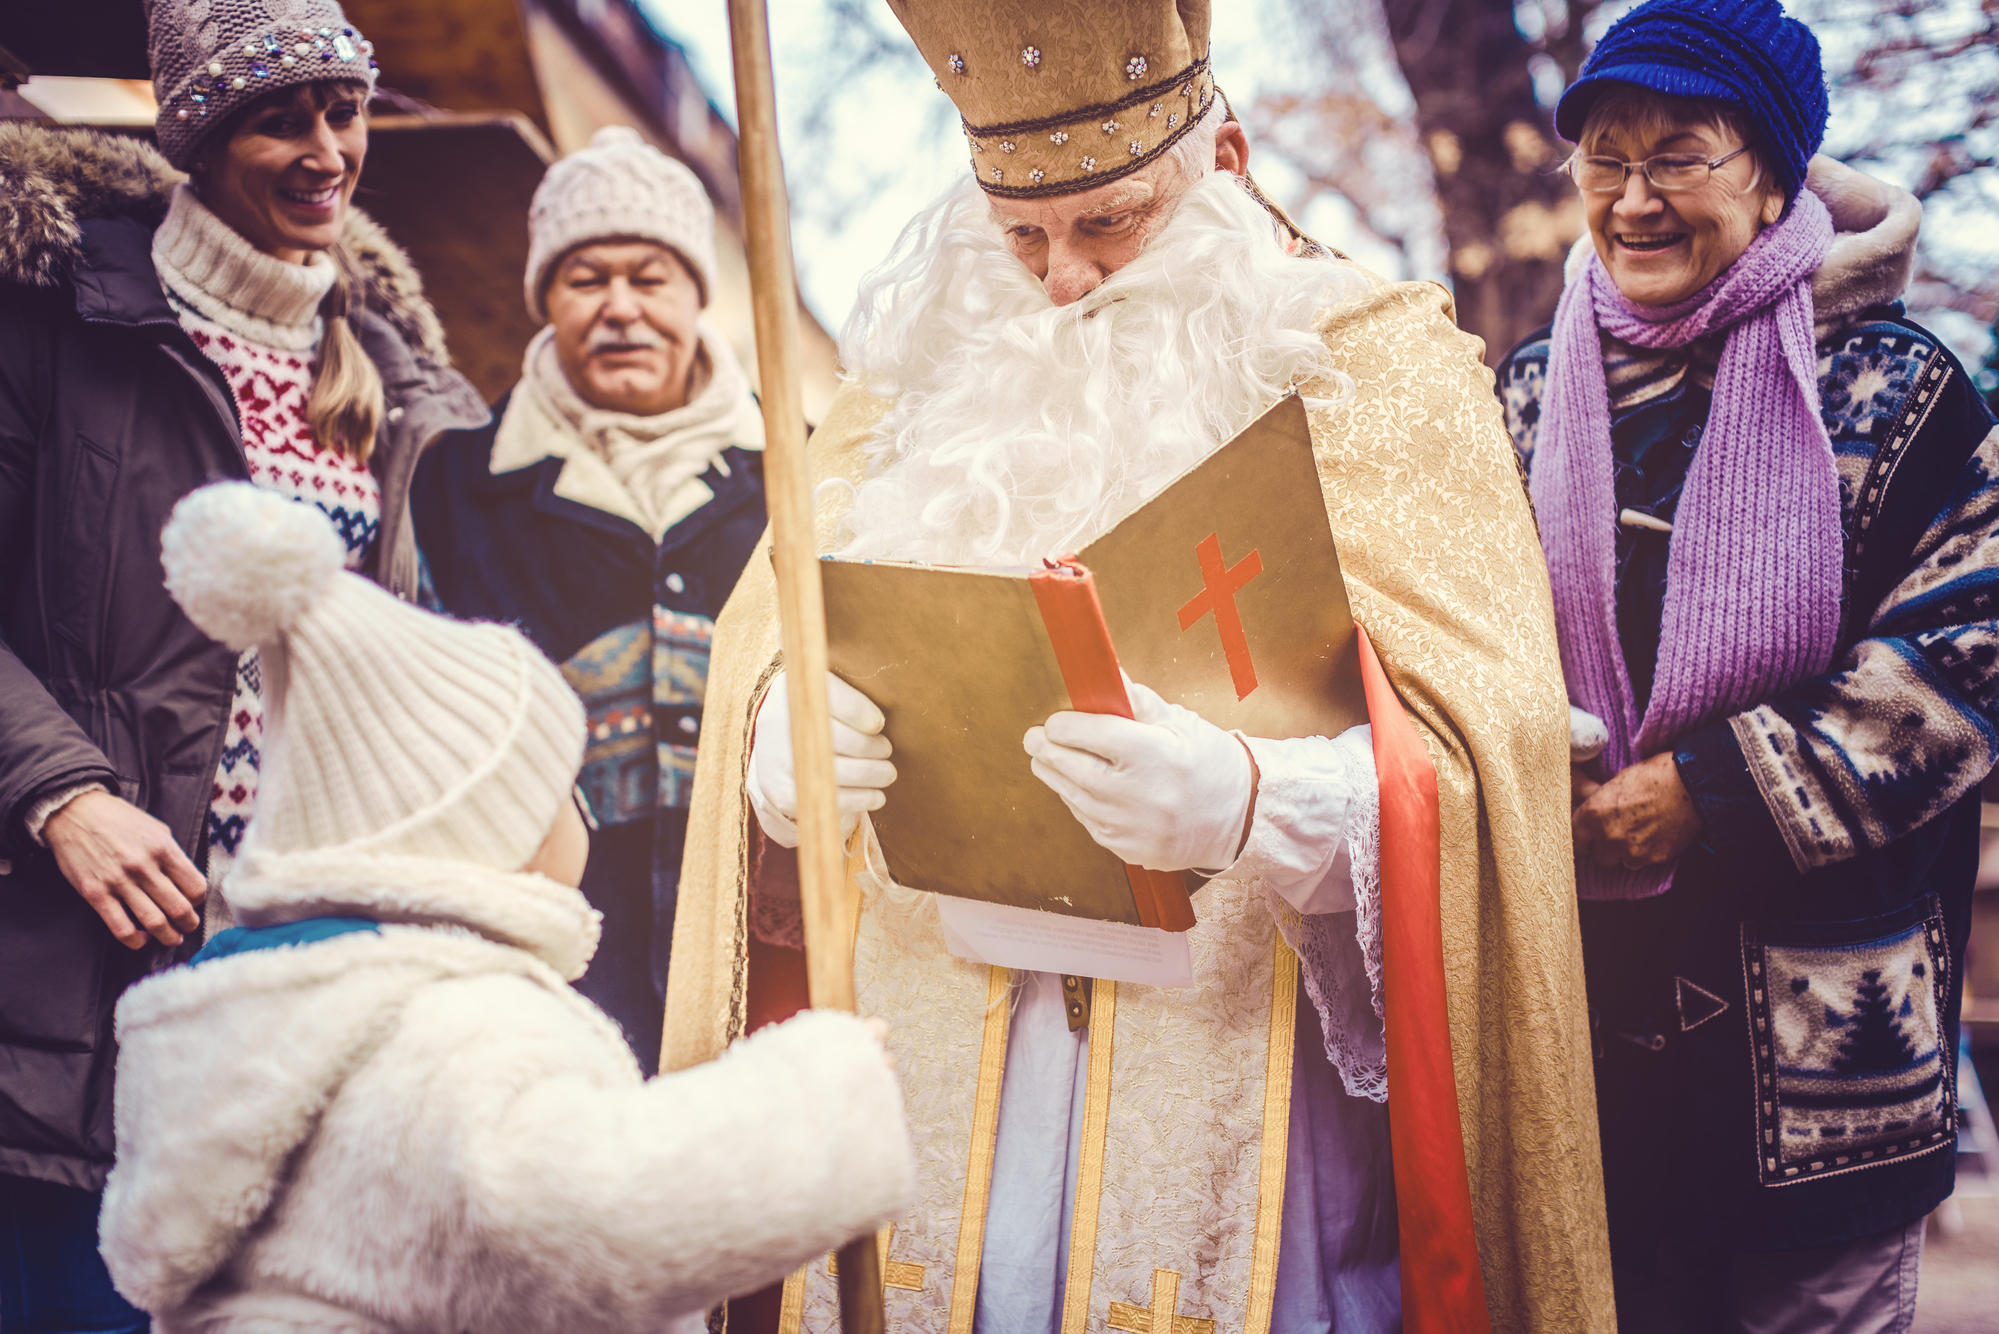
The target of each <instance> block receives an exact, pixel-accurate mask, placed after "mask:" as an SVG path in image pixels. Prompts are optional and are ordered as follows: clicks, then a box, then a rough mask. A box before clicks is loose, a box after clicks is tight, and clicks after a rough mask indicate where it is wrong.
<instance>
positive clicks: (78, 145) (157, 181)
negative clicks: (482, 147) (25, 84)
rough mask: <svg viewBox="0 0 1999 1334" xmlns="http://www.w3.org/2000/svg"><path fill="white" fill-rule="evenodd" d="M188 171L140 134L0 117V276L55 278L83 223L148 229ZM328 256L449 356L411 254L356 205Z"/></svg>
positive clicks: (426, 345) (50, 283)
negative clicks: (105, 221)
mask: <svg viewBox="0 0 1999 1334" xmlns="http://www.w3.org/2000/svg"><path fill="white" fill-rule="evenodd" d="M186 179H187V177H186V176H185V175H183V174H182V173H181V172H178V171H176V170H174V168H173V167H171V166H169V165H168V163H167V160H166V159H165V158H164V157H161V156H160V154H159V151H158V150H157V149H155V148H153V147H152V146H151V145H150V144H147V143H145V142H144V141H143V140H139V139H131V138H126V137H124V136H121V135H111V134H105V133H102V132H100V131H97V130H82V129H63V128H50V127H48V126H43V125H33V124H18V123H17V124H5V123H0V282H8V283H19V284H22V285H24V286H28V287H57V286H60V285H62V284H63V283H65V282H67V281H68V280H69V279H70V277H71V275H72V274H74V273H75V271H76V269H77V266H78V265H80V264H82V263H83V262H84V250H83V224H84V223H85V222H87V221H89V220H90V219H93V218H130V219H132V220H133V221H136V222H139V223H141V224H143V225H144V226H146V227H148V228H155V227H158V226H159V225H160V222H161V220H162V219H164V218H165V217H166V214H167V201H168V198H169V196H170V195H171V194H172V191H173V187H174V186H175V185H176V184H178V183H179V182H181V181H184V180H186ZM332 254H333V259H334V261H335V262H336V263H337V264H338V265H339V266H340V271H341V274H342V276H343V277H344V278H345V279H346V280H347V283H348V285H349V288H350V290H351V291H352V292H353V293H354V295H355V297H356V298H357V301H358V304H359V305H361V306H364V307H366V308H367V309H369V310H371V311H373V312H374V313H376V314H377V315H380V316H381V317H382V318H383V319H385V320H387V321H388V322H389V324H390V325H391V326H392V327H393V328H394V329H395V330H396V332H397V333H398V334H399V335H401V337H402V339H403V341H404V342H406V343H407V344H409V346H410V348H411V349H412V350H413V351H416V352H418V353H420V354H422V355H424V356H427V357H429V358H430V359H432V360H434V361H437V362H439V363H440V364H445V365H448V364H449V360H450V358H449V354H448V353H447V352H446V350H445V344H444V326H443V325H442V324H441V323H440V322H439V321H438V318H437V312H436V311H434V310H433V309H431V305H430V302H429V301H428V300H426V299H425V297H424V295H423V280H422V279H421V278H420V277H419V276H418V274H417V271H416V267H415V266H414V265H413V264H411V263H410V259H409V256H408V255H406V254H404V253H403V251H402V248H401V247H399V246H398V245H396V243H395V242H394V241H391V240H390V239H389V235H388V233H387V232H385V231H383V230H382V228H381V227H380V226H379V225H378V224H377V223H376V222H375V220H374V219H372V218H370V217H369V216H368V215H367V214H365V213H363V212H361V211H360V210H359V209H349V210H348V213H347V226H346V229H345V231H344V232H343V234H342V236H341V239H340V243H339V244H338V245H336V246H335V247H334V248H333V252H332Z"/></svg>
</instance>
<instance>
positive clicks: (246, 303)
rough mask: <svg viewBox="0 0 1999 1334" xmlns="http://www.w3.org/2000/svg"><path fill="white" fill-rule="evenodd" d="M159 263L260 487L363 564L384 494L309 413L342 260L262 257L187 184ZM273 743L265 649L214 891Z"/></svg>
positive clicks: (249, 686)
mask: <svg viewBox="0 0 1999 1334" xmlns="http://www.w3.org/2000/svg"><path fill="white" fill-rule="evenodd" d="M153 260H154V263H155V264H156V265H157V266H158V268H159V272H160V278H161V281H162V284H163V285H164V287H165V288H166V293H167V299H168V301H169V302H170V303H171V304H172V305H173V308H174V312H175V313H176V314H177V315H178V316H179V317H180V323H181V327H182V328H183V329H185V330H186V331H187V334H188V337H190V338H191V339H193V340H194V345H195V346H196V347H198V348H200V349H201V351H202V352H203V353H204V354H205V355H206V356H207V357H208V359H209V360H210V361H212V362H214V363H215V364H216V366H218V367H219V368H220V369H221V371H222V374H223V377H224V378H225V379H226V380H228V382H229V389H230V392H231V393H232V394H233V395H234V396H235V399H236V408H237V413H238V415H239V416H240V417H241V419H242V423H243V453H244V456H245V457H246V459H247V460H248V462H249V466H250V480H251V481H252V482H255V483H256V484H257V485H258V486H263V487H268V488H270V489H271V490H273V491H276V492H278V493H279V494H280V495H284V496H287V497H289V498H291V499H293V500H299V501H305V502H307V503H310V504H314V505H317V506H319V508H320V509H322V510H324V511H325V512H326V513H327V514H328V515H329V516H330V517H331V518H332V520H333V522H334V525H335V526H336V527H337V528H338V529H339V531H340V535H341V537H342V538H343V539H344V540H345V542H346V544H347V566H348V568H349V569H355V568H358V567H359V566H360V564H361V561H362V559H363V558H364V557H365V556H366V555H367V552H368V548H369V547H370V546H371V545H373V543H374V540H375V533H376V530H377V528H378V527H379V526H380V522H381V492H380V489H379V488H378V486H377V485H376V482H375V478H374V475H373V474H372V473H370V472H369V471H368V469H367V467H366V466H365V465H360V464H356V463H355V462H354V461H353V460H351V459H349V458H347V457H345V456H344V455H342V454H340V453H338V452H337V451H335V450H333V449H330V448H328V447H326V446H324V445H322V444H321V443H320V442H319V440H318V439H317V438H316V437H315V436H314V435H313V431H312V427H311V426H310V425H309V424H308V423H307V421H306V414H305V407H306V401H307V400H308V399H309V398H310V397H311V394H312V377H313V372H314V369H315V367H316V364H317V359H318V357H317V353H318V347H319V339H320V335H321V332H322V325H321V323H320V321H319V318H318V308H319V300H320V298H321V297H322V296H324V295H325V293H326V290H327V288H328V287H329V286H330V285H331V283H332V278H333V266H332V263H331V261H329V260H328V259H326V258H325V257H324V256H315V257H314V262H313V263H312V264H308V265H298V264H286V263H284V262H282V261H280V260H277V259H273V258H271V257H270V256H268V255H263V254H260V253H258V252H257V251H255V250H253V249H251V247H250V246H249V245H248V244H247V243H246V242H245V241H244V240H243V239H242V238H241V237H240V236H238V235H237V234H236V232H234V231H233V230H231V229H230V228H229V227H228V226H227V225H226V224H225V223H223V222H222V221H221V220H220V219H219V218H217V217H216V216H215V215H214V214H213V213H211V212H209V211H208V209H207V208H206V207H205V206H203V205H202V203H201V201H200V200H199V199H198V198H197V197H196V196H195V194H194V192H193V191H192V190H191V189H189V188H188V187H187V186H184V185H183V186H181V187H179V188H178V189H177V190H175V192H174V198H173V204H172V206H171V208H170V209H169V211H168V214H167V220H166V221H165V222H164V223H163V224H161V226H160V230H159V232H158V233H157V234H156V235H155V237H154V240H153ZM263 744H264V702H263V680H262V672H261V670H260V668H259V665H258V661H257V651H256V650H255V649H249V650H247V651H245V652H244V654H243V656H242V658H241V660H240V661H239V662H238V663H237V665H236V691H235V699H234V701H233V702H232V703H231V706H230V711H229V730H228V734H227V736H226V737H225V738H224V740H223V745H222V759H221V762H220V764H219V765H218V766H217V767H216V773H215V787H214V792H213V796H212V797H211V799H210V802H209V809H208V827H207V831H206V842H207V845H208V881H209V883H210V884H211V885H217V884H220V883H221V881H222V878H223V876H224V875H225V874H226V873H227V872H228V870H229V867H230V865H231V864H232V863H233V862H234V861H235V858H236V852H237V849H238V848H240V847H241V846H242V842H243V831H244V828H245V826H247V825H248V823H249V820H250V816H251V814H252V812H253V811H254V810H255V809H256V803H257V774H258V770H259V768H260V766H261V764H262V759H263Z"/></svg>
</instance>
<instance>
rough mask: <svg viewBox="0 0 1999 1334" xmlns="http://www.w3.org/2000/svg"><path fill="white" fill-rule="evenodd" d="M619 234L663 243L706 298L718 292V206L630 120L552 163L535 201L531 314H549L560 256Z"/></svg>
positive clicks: (531, 211) (530, 255) (690, 174)
mask: <svg viewBox="0 0 1999 1334" xmlns="http://www.w3.org/2000/svg"><path fill="white" fill-rule="evenodd" d="M613 238H618V239H624V240H635V241H657V242H659V244H661V245H663V246H665V247H667V248H668V249H670V250H672V251H674V252H675V253H676V254H678V255H679V256H680V257H681V259H683V260H685V261H686V262H687V267H688V269H689V270H691V271H692V272H693V274H694V278H695V281H697V282H699V283H700V284H701V304H702V305H704V306H705V305H707V304H708V299H709V297H710V296H712V295H713V294H714V291H715V206H714V205H713V204H711V203H709V202H708V192H707V191H706V190H705V189H703V188H702V186H701V178H700V177H698V176H696V175H695V174H694V173H693V172H692V171H690V170H688V168H687V166H686V165H685V164H684V163H680V162H676V161H674V160H673V159H672V158H670V157H668V156H667V155H666V154H664V153H662V152H660V151H659V150H658V149H657V148H654V147H653V146H652V145H651V144H649V143H647V142H646V141H645V140H644V139H641V138H640V137H639V132H638V131H637V130H634V129H631V128H630V127H628V126H624V125H606V126H605V127H604V128H603V129H601V130H599V131H597V133H595V134H593V135H591V136H590V146H589V147H588V148H579V149H577V150H576V151H575V152H574V153H571V154H570V155H569V156H568V157H566V158H564V159H562V160H561V161H560V162H558V163H556V164H555V165H554V166H552V167H550V168H549V169H548V174H547V175H546V176H544V177H542V180H541V186H540V188H538V189H537V190H536V191H535V192H534V203H532V204H530V205H529V206H528V268H527V283H526V293H525V294H526V296H527V303H528V313H529V314H531V315H533V316H534V317H535V318H536V319H537V320H541V321H543V322H546V321H547V320H548V308H547V306H546V305H544V304H543V302H542V298H543V296H544V295H546V293H547V292H548V280H549V276H550V274H551V273H552V272H553V270H554V268H555V265H556V262H557V261H558V260H560V259H561V258H562V257H563V256H564V255H566V254H568V253H569V252H570V251H572V250H574V249H575V248H576V247H577V246H580V245H587V244H589V243H590V242H592V241H609V240H612V239H613Z"/></svg>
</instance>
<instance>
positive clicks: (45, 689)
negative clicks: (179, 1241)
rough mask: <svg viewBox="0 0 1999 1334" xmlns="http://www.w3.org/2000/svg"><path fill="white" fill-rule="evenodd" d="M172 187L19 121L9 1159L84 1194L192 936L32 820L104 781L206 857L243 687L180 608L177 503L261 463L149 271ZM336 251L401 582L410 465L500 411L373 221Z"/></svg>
mask: <svg viewBox="0 0 1999 1334" xmlns="http://www.w3.org/2000/svg"><path fill="white" fill-rule="evenodd" d="M178 179H179V178H178V176H177V174H176V173H174V172H173V171H172V169H171V168H169V167H168V166H167V164H166V162H165V160H164V159H162V158H160V157H159V155H158V154H157V153H155V152H153V150H151V149H150V148H148V147H146V146H144V145H142V144H139V143H137V142H135V141H132V140H125V139H113V138H109V137H106V136H102V135H97V134H93V133H90V132H87V131H76V130H47V129H41V128H36V127H29V126H0V859H4V860H3V861H0V864H4V866H5V868H6V871H7V873H6V874H4V875H0V1174H5V1175H13V1176H27V1177H34V1178H37V1179H40V1180H45V1181H52V1182H57V1183H60V1184H63V1185H69V1186H74V1187H78V1188H81V1189H87V1190H95V1189H98V1188H100V1187H102V1185H103V1183H104V1179H105V1177H106V1175H107V1174H108V1173H109V1171H110V1168H111V1160H112V1154H113V1141H112V1125H111V1083H112V1072H113V1067H114V1065H115V1058H116V1048H115V1045H114V1041H113V1036H112V1008H113V1006H114V1005H115V1004H116V1002H117V1000H118V997H119V994H120V993H121V992H122V991H123V990H124V988H125V987H126V986H127V985H128V984H129V983H131V982H133V981H134V980H136V979H137V978H139V977H141V976H143V975H144V974H146V973H148V972H151V971H153V970H155V969H158V968H161V967H164V966H165V965H167V964H168V963H170V962H172V961H173V960H174V958H175V957H176V956H177V955H182V954H185V953H188V952H191V951H192V950H193V948H194V947H195V944H196V943H197V942H194V941H190V942H189V943H188V944H187V945H185V946H183V947H182V948H181V950H179V951H169V950H167V949H164V948H162V947H160V946H157V945H151V944H149V945H147V946H146V947H145V948H144V949H141V950H137V951H130V950H127V949H125V948H124V947H123V946H121V945H119V944H118V942H117V941H116V940H115V939H114V938H113V937H112V936H111V934H110V932H109V931H107V930H106V929H105V927H104V925H103V924H102V922H100V921H99V920H98V917H97V915H96V913H95V912H93V911H92V910H91V908H90V907H89V905H88V904H86V903H85V902H84V901H83V899H82V898H81V897H80V896H79V895H78V894H77V893H76V892H75V891H74V890H73V889H71V888H70V886H69V885H68V884H67V883H66V882H65V881H64V879H63V878H62V875H61V872H60V871H59V870H58V869H57V867H56V864H55V859H54V857H53V856H52V855H51V854H50V853H49V852H48V851H46V850H45V849H43V848H41V847H39V846H38V845H36V844H35V843H34V842H33V841H32V840H31V839H29V837H28V836H27V832H26V829H25V827H24V825H23V817H24V815H25V814H26V812H27V809H28V807H29V806H30V805H31V804H33V803H34V802H35V801H36V800H37V799H39V798H41V797H45V796H48V795H50V794H51V793H53V792H55V791H58V790H60V789H62V788H65V787H69V786H73V785H75V784H78V783H81V782H87V781H91V780H96V781H98V782H101V783H103V784H104V785H105V786H106V787H107V788H109V789H110V790H111V791H113V792H115V793H117V794H118V795H120V796H122V797H123V798H124V799H125V800H127V801H130V802H132V803H133V804H134V805H136V806H139V807H141V808H142V809H144V810H146V811H149V812H150V813H151V814H153V815H154V816H155V817H157V818H158V819H160V820H161V821H163V822H165V824H166V825H167V826H168V828H170V829H171V830H173V832H174V835H175V837H176V838H177V839H178V840H179V841H180V844H181V846H182V848H183V849H184V850H185V851H186V852H187V853H188V855H189V856H190V857H192V858H193V859H194V860H195V862H196V864H197V865H201V864H203V862H204V861H205V849H204V848H203V847H202V846H200V842H199V840H200V836H201V832H202V829H203V826H204V823H205V822H204V819H203V816H204V814H205V812H206V810H207V807H208V803H209V800H210V796H211V789H212V787H213V783H214V777H215V770H216V763H217V759H218V756H219V753H220V751H221V748H222V743H223V736H224V732H225V729H226V727H227V723H228V711H229V705H230V702H231V698H232V690H233V685H234V677H235V664H236V654H235V653H234V652H233V651H231V650H230V649H228V648H225V647H223V646H222V645H219V644H217V643H215V642H213V641H212V640H210V639H208V638H207V637H206V636H204V635H203V634H202V633H201V632H200V631H199V630H197V629H195V627H194V626H193V624H192V623H190V622H189V621H188V620H187V618H186V617H185V616H183V615H182V614H181V611H180V608H179V607H178V606H177V605H176V604H175V603H174V601H173V599H172V598H171V597H169V596H168V595H167V592H166V589H165V587H164V586H163V582H162V580H163V575H162V572H161V568H160V529H161V527H162V526H163V525H164V524H165V522H166V518H167V515H168V513H169V511H170V510H171V509H172V508H173V505H174V502H175V501H177V500H179V499H180V497H181V496H183V495H185V494H187V493H188V492H189V491H191V490H193V489H194V488H196V487H198V486H201V485H202V484H203V483H205V482H209V481H213V480H217V479H221V478H246V477H247V476H248V475H249V473H248V465H247V463H246V461H245V459H244V456H243V448H242V443H241V427H240V423H239V420H238V417H237V412H236V405H235V400H234V398H233V397H232V395H231V393H230V390H229V386H228V383H227V381H226V380H225V379H224V378H223V376H222V373H221V371H220V370H219V369H218V368H217V367H216V366H215V365H214V364H213V363H211V362H210V361H209V360H208V359H207V358H206V357H205V356H203V355H202V353H201V352H200V351H199V350H197V349H196V347H195V345H194V343H193V341H192V340H191V339H189V338H188V336H187V335H186V334H185V333H184V332H183V331H182V329H181V327H180V324H179V323H178V321H177V320H176V319H175V317H174V314H173V311H172V309H171V308H170V307H169V306H168V304H167V300H166V296H165V294H164V292H163V291H162V289H161V286H160V282H159V278H158V277H157V275H156V274H155V272H154V269H153V262H152V235H153V230H154V228H155V227H156V226H157V225H158V224H159V222H160V220H161V219H162V218H163V217H164V216H165V213H166V205H167V196H168V191H169V190H170V188H171V187H172V185H173V184H174V182H175V181H176V180H178ZM335 257H336V258H337V259H338V260H339V261H340V262H341V263H342V265H343V266H344V267H345V268H346V270H347V271H348V273H349V274H350V276H351V277H352V278H353V279H355V280H356V282H357V285H358V293H359V296H360V300H359V301H358V302H357V303H356V305H355V308H354V309H353V310H352V312H351V319H352V321H353V325H354V329H355V332H356V334H357V335H358V337H359V338H360V340H361V344H362V346H363V348H364V349H365V350H366V351H367V353H368V355H369V357H370V358H371V359H372V360H373V361H374V362H375V365H376V366H377V368H378V369H379V370H380V371H381V374H382V380H383V384H384V387H385V389H386V391H387V396H388V402H389V418H390V420H389V422H388V423H387V424H386V425H385V427H384V429H383V431H382V433H381V438H380V439H379V440H378V442H377V445H376V450H375V453H374V456H373V462H372V465H371V466H372V468H373V471H374V472H375V475H376V477H377V479H378V480H379V482H380V485H381V489H382V526H381V529H380V534H379V537H378V539H377V545H376V547H375V550H374V551H373V552H372V553H371V554H370V556H369V558H368V564H367V567H366V569H367V573H368V574H370V575H371V576H372V577H374V578H375V579H377V580H378V581H380V582H381V583H383V584H385V585H386V586H387V587H389V588H391V589H393V590H395V591H396V592H398V593H399V594H401V595H403V596H405V597H408V596H411V595H412V594H413V593H414V592H415V588H416V584H417V580H418V572H419V565H418V561H417V556H416V547H415V541H414V538H413V536H412V532H411V528H410V524H409V519H408V494H409V486H410V479H411V476H412V475H413V473H414V472H415V469H416V462H417V458H418V456H419V454H421V452H422V451H423V448H424V447H425V445H426V444H428V442H429V441H430V440H432V439H434V438H435V437H436V436H437V435H438V434H440V433H441V432H443V431H445V430H449V429H453V428H460V427H466V426H471V425H476V424H477V423H479V422H480V421H482V420H484V418H485V416H486V409H485V406H484V404H483V403H482V402H481V401H480V399H479V396H478V394H477V392H476V391H475V390H474V389H473V388H472V386H471V385H470V384H469V383H467V382H466V381H465V380H464V379H463V378H462V377H461V376H459V375H458V374H457V373H456V372H454V371H452V370H450V369H449V368H448V365H447V363H446V354H445V351H444V347H443V339H442V335H441V330H440V329H439V326H438V324H437V320H436V317H435V315H434V314H432V312H431V310H430V308H429V307H428V306H427V305H426V304H425V303H424V301H423V299H422V297H421V295H420V289H419V285H418V283H417V279H416V275H415V273H414V271H413V270H411V268H410V267H409V262H408V260H407V259H406V258H405V257H404V255H403V254H402V253H401V252H400V251H399V250H397V249H396V247H395V246H394V245H393V244H392V243H391V242H390V241H389V240H388V238H387V237H386V236H385V235H384V234H383V233H382V232H381V231H380V229H379V228H377V227H376V226H375V225H374V224H373V223H372V222H370V221H368V220H367V219H366V218H364V217H361V216H359V215H354V216H353V217H352V219H351V221H350V223H349V225H348V228H347V233H346V236H345V238H344V240H343V242H342V244H341V246H340V247H338V248H336V251H335Z"/></svg>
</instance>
